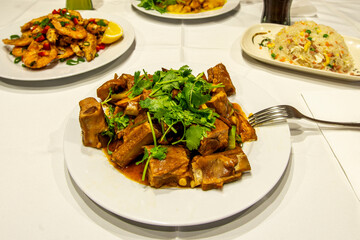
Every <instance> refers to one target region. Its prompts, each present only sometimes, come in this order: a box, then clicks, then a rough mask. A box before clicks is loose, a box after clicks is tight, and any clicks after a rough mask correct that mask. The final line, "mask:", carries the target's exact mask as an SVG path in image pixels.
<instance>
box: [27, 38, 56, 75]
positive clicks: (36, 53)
mask: <svg viewBox="0 0 360 240" xmlns="http://www.w3.org/2000/svg"><path fill="white" fill-rule="evenodd" d="M46 44H49V42H48V41H43V42H42V43H39V42H36V41H33V42H32V43H31V44H30V46H29V47H28V49H27V50H26V51H25V53H24V55H23V62H24V64H25V66H27V67H28V68H34V69H36V68H43V67H45V66H46V65H48V64H49V63H50V62H51V61H52V60H54V59H55V58H56V57H57V53H58V51H57V49H56V47H55V46H54V45H52V44H49V47H50V50H45V49H44V45H46Z"/></svg>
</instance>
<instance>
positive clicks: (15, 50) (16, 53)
mask: <svg viewBox="0 0 360 240" xmlns="http://www.w3.org/2000/svg"><path fill="white" fill-rule="evenodd" d="M25 51H26V48H25V47H14V48H13V49H12V51H11V54H12V55H13V56H15V57H21V56H22V55H24V53H25Z"/></svg>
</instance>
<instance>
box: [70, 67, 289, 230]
mask: <svg viewBox="0 0 360 240" xmlns="http://www.w3.org/2000/svg"><path fill="white" fill-rule="evenodd" d="M141 66H143V67H141V68H138V69H128V70H126V71H125V72H124V70H123V69H122V70H121V72H120V71H119V72H117V74H115V76H114V77H112V76H111V77H106V78H104V79H103V81H100V82H99V86H98V88H97V89H94V90H93V91H92V92H91V93H90V94H88V95H87V96H84V98H83V99H82V100H81V101H80V102H79V103H74V104H76V106H75V107H74V110H73V111H72V112H71V114H70V115H69V118H68V121H67V124H66V127H65V135H64V156H65V161H66V166H67V168H68V170H69V173H70V175H71V176H72V178H73V179H74V182H75V183H76V184H77V185H78V186H79V188H80V189H81V190H82V191H83V192H84V193H85V194H86V195H87V196H88V197H89V198H90V199H92V200H93V201H94V202H96V203H97V204H99V205H100V206H102V207H103V208H105V209H107V210H108V211H111V212H112V213H114V214H117V215H119V216H122V217H124V218H127V219H131V220H134V221H137V222H141V223H146V224H152V225H161V226H190V225H198V224H205V223H209V222H213V221H217V220H221V219H224V218H227V217H230V216H232V215H234V214H236V213H239V212H241V211H243V210H245V209H247V208H248V207H250V206H252V205H253V204H255V203H256V202H258V201H259V200H261V199H262V198H263V197H264V196H266V195H267V194H268V193H269V192H270V191H271V190H272V189H273V188H274V187H275V186H276V184H277V183H278V182H279V180H280V179H281V178H282V176H283V174H284V171H285V169H286V167H287V164H288V161H289V154H290V148H291V145H290V132H289V127H288V125H287V123H286V122H284V123H281V124H276V125H270V126H264V127H260V128H259V127H256V128H252V127H251V126H250V125H249V123H248V121H247V117H246V116H247V115H248V114H249V113H251V112H256V111H258V110H260V109H263V108H265V107H266V106H269V104H270V105H276V104H277V103H276V101H275V100H274V99H273V98H272V97H271V96H269V95H268V94H267V93H266V91H265V90H263V89H261V88H260V87H259V86H257V85H256V84H254V83H252V81H251V80H249V79H246V77H244V76H243V75H242V73H241V72H239V71H237V70H236V68H230V67H229V66H228V67H225V65H224V64H221V63H220V64H217V65H216V66H209V65H206V64H188V65H186V64H184V63H177V64H170V63H164V64H158V65H155V64H154V65H151V66H150V65H146V64H144V65H141ZM259 94H260V95H261V96H262V98H261V99H259V98H258V97H257V96H258V95H259Z"/></svg>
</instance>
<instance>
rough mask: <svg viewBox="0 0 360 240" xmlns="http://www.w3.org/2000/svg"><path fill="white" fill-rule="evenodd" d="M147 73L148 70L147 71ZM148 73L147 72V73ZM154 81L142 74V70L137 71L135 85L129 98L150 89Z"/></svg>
mask: <svg viewBox="0 0 360 240" xmlns="http://www.w3.org/2000/svg"><path fill="white" fill-rule="evenodd" d="M145 74H146V72H145ZM146 75H147V74H146ZM152 84H153V83H152V81H151V80H150V79H147V78H145V79H144V76H140V72H139V71H137V72H135V74H134V86H133V87H132V88H131V89H130V92H131V94H130V95H129V98H134V97H136V96H138V95H140V94H141V93H142V92H143V91H144V89H150V88H151V86H152Z"/></svg>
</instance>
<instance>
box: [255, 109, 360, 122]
mask: <svg viewBox="0 0 360 240" xmlns="http://www.w3.org/2000/svg"><path fill="white" fill-rule="evenodd" d="M288 118H296V119H301V118H305V119H307V120H310V121H315V122H319V123H325V124H333V125H341V126H348V127H360V123H352V122H331V121H324V120H319V119H315V118H311V117H308V116H306V115H304V114H302V113H301V112H299V111H298V110H297V109H296V108H294V107H292V106H289V105H277V106H273V107H269V108H266V109H264V110H261V111H259V112H257V113H255V114H253V115H251V116H250V117H249V123H250V124H251V126H253V127H255V126H259V125H264V124H273V123H278V122H284V121H286V119H288Z"/></svg>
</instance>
